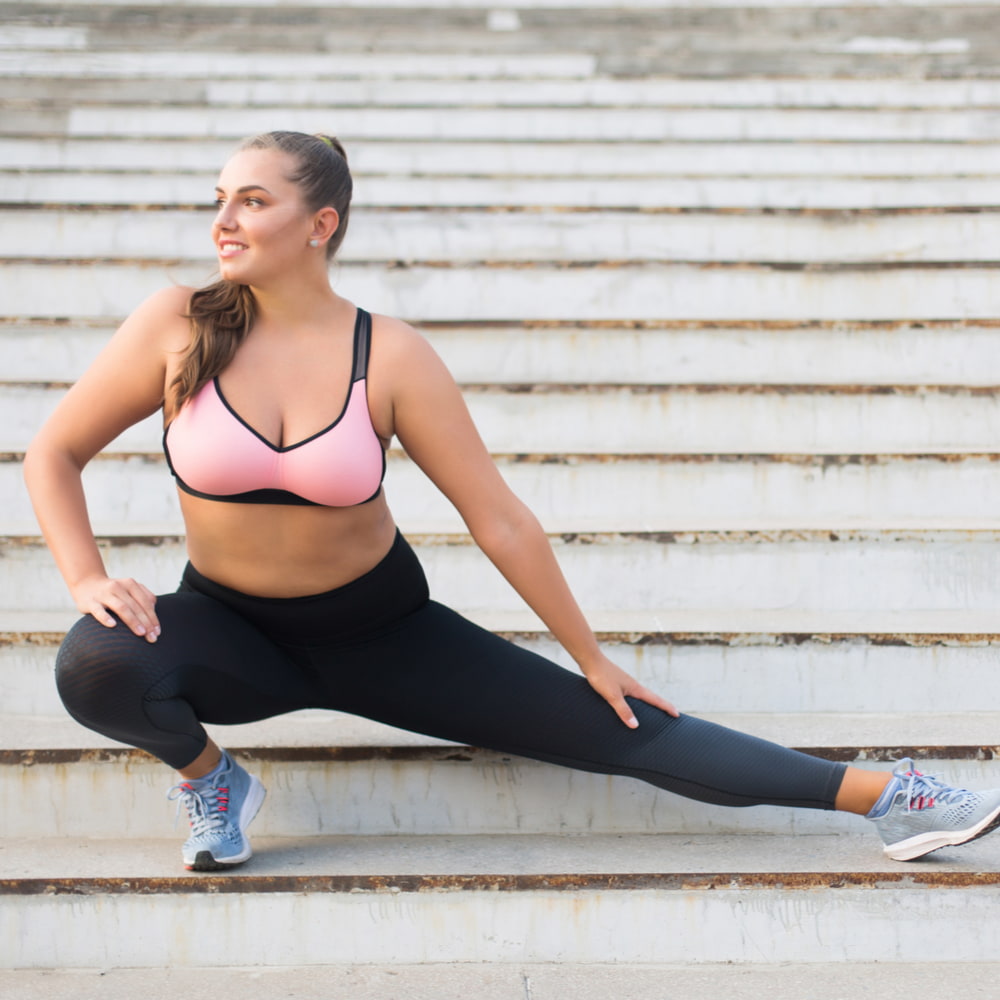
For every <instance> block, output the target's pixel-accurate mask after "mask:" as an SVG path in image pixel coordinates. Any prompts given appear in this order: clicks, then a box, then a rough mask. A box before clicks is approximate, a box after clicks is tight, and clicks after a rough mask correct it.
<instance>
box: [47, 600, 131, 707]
mask: <svg viewBox="0 0 1000 1000" xmlns="http://www.w3.org/2000/svg"><path fill="white" fill-rule="evenodd" d="M144 645H148V643H146V642H145V640H143V639H140V638H139V637H138V636H136V635H134V634H133V633H132V632H131V631H129V630H128V629H127V628H126V627H125V626H124V625H123V624H122V623H121V622H119V623H118V624H117V625H115V626H114V627H113V628H109V627H108V626H106V625H101V624H100V622H98V621H96V620H95V619H94V618H93V617H92V616H91V615H85V616H84V617H83V618H81V619H80V620H79V621H78V622H77V623H76V624H75V625H74V626H73V627H72V628H71V629H70V630H69V631H68V632H67V633H66V638H65V639H64V640H63V643H62V645H61V646H60V647H59V652H58V653H57V654H56V664H55V679H56V689H57V690H58V692H59V697H60V698H62V701H63V704H64V705H65V706H66V709H67V711H69V713H70V714H71V715H73V716H74V717H75V718H77V719H80V720H81V721H83V720H86V719H91V718H100V717H101V716H102V714H104V710H105V709H106V708H107V707H108V706H109V704H111V703H114V702H119V703H120V701H121V699H122V698H123V697H124V698H126V699H127V698H128V696H129V688H130V687H136V686H137V682H138V681H139V680H140V674H141V671H139V670H137V669H136V667H137V666H138V663H137V661H138V660H139V659H140V658H141V656H142V653H143V652H144V650H143V648H142V647H143V646H144ZM147 683H148V682H147ZM135 694H136V695H138V696H139V697H140V698H141V693H140V692H139V691H138V690H136V691H135Z"/></svg>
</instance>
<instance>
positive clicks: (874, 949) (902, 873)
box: [0, 836, 1000, 968]
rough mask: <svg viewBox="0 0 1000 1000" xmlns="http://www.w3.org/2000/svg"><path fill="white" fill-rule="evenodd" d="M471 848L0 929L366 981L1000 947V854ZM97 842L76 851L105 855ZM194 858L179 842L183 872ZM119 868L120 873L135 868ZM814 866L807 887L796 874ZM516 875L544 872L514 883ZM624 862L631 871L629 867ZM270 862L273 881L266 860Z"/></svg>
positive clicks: (446, 844) (151, 893)
mask: <svg viewBox="0 0 1000 1000" xmlns="http://www.w3.org/2000/svg"><path fill="white" fill-rule="evenodd" d="M470 839H471V838H464V842H463V838H448V839H447V840H445V841H443V842H439V843H438V844H437V845H432V844H426V843H421V844H419V845H417V851H418V853H419V854H421V855H426V854H428V853H430V852H431V851H432V850H433V848H434V847H435V846H436V847H437V848H438V849H439V850H440V851H441V856H442V863H441V865H440V867H441V868H442V869H444V871H443V872H442V873H440V874H426V873H423V872H422V873H421V874H415V875H406V874H399V873H397V872H398V870H399V869H403V870H405V867H406V861H405V859H404V857H403V854H404V852H405V850H406V847H407V842H405V841H402V842H400V841H398V840H397V838H393V840H392V841H389V842H386V843H378V842H377V841H376V843H375V845H374V846H375V847H376V848H377V850H376V851H374V852H373V853H374V854H375V855H376V856H375V857H372V858H371V861H372V864H371V865H369V866H367V867H368V869H369V870H370V869H371V867H372V865H374V866H376V867H375V871H376V874H369V873H366V874H329V868H330V866H331V865H332V866H333V867H334V869H335V870H336V869H340V870H341V871H342V870H343V868H344V866H345V861H346V859H345V857H344V855H345V854H348V853H349V852H351V850H352V849H353V848H355V844H357V845H358V849H361V848H363V847H364V846H365V842H363V841H362V842H355V841H347V842H340V841H337V840H331V841H329V842H328V844H329V846H328V847H327V849H326V851H322V852H318V854H317V855H313V854H312V852H311V851H310V852H302V851H298V850H296V845H295V844H294V842H293V843H291V844H289V845H288V848H287V849H286V852H285V854H286V857H287V858H288V861H289V862H290V865H291V867H292V871H293V872H294V874H287V875H265V874H253V872H254V869H253V868H252V867H251V866H247V868H246V869H245V872H246V873H245V874H241V875H236V874H235V873H227V874H225V875H222V876H204V875H199V876H197V877H191V876H187V877H185V876H183V875H174V876H166V877H163V876H160V877H157V876H155V875H153V874H152V873H151V869H150V866H149V865H148V864H143V866H142V869H141V870H142V871H143V874H142V875H138V876H136V875H132V876H129V877H122V876H121V875H118V874H115V875H114V876H111V877H110V878H101V877H91V878H86V877H82V878H73V877H66V878H61V879H60V878H53V877H42V878H41V879H37V880H35V881H34V882H28V881H22V880H18V879H14V880H5V881H4V882H3V883H0V885H2V886H3V888H4V889H6V890H7V892H5V893H4V894H3V896H2V900H3V903H2V910H0V929H2V930H3V932H4V936H5V939H6V940H13V941H17V942H18V945H17V948H16V953H15V954H14V955H12V956H11V957H10V958H9V959H8V963H7V964H10V965H17V966H20V967H32V966H34V967H38V966H43V967H45V966H47V967H53V966H56V967H61V968H94V967H107V966H112V967H114V966H122V965H126V966H133V967H135V966H159V967H165V966H167V965H171V966H185V965H200V966H209V967H211V966H215V967H218V966H223V965H224V966H233V965H241V964H255V965H308V964H317V965H326V964H330V963H339V962H344V963H347V962H349V963H352V964H362V965H363V964H366V963H378V962H384V961H385V956H386V947H385V942H386V941H390V940H391V941H392V942H393V944H392V951H391V953H392V958H393V960H394V961H395V962H400V963H408V962H456V961H458V962H482V961H490V962H551V961H559V962H569V963H573V962H585V963H592V962H629V963H631V962H684V963H690V962H691V961H692V960H693V961H696V962H713V961H714V962H727V961H728V962H734V961H736V962H751V963H775V962H785V961H794V962H799V963H802V962H827V961H830V960H831V958H836V959H837V960H839V961H844V960H848V959H849V960H850V961H852V962H865V961H881V960H884V959H885V958H886V956H887V955H888V956H891V959H892V961H894V962H906V961H917V962H919V961H920V960H921V959H925V958H926V956H927V955H928V954H938V953H939V952H940V950H941V942H942V938H946V939H947V941H948V949H947V950H948V957H949V959H950V960H951V961H966V962H975V961H978V960H981V959H984V958H985V959H988V958H989V956H991V955H995V954H996V953H997V947H998V946H1000V931H997V929H996V922H995V921H993V920H991V919H990V915H991V914H992V912H993V909H994V907H995V899H996V881H997V875H996V874H995V873H993V872H991V871H989V870H987V871H981V870H976V868H975V867H974V861H973V859H978V858H982V859H984V860H985V859H986V858H987V857H989V856H990V855H989V854H988V853H987V852H988V850H989V848H988V846H987V845H989V841H986V842H984V845H983V846H981V847H980V846H979V845H973V846H972V847H970V848H968V849H966V853H965V854H964V855H963V857H964V858H966V859H967V861H966V864H970V868H966V870H965V871H939V870H937V869H934V870H927V869H926V868H925V867H924V866H921V871H920V872H919V873H917V872H915V871H914V868H913V867H912V866H909V867H907V866H898V865H897V866H895V868H893V869H892V870H886V867H885V865H884V863H883V862H881V861H879V860H878V858H877V853H878V847H877V840H876V841H875V842H874V843H873V838H872V837H871V836H869V837H868V838H867V839H866V840H865V842H864V843H865V847H864V848H861V846H860V844H858V843H857V841H856V840H854V839H852V838H827V837H817V838H811V837H799V838H795V839H794V840H790V841H788V840H784V841H783V840H775V839H774V838H767V840H766V841H765V842H764V843H763V844H762V845H761V846H760V848H759V849H758V851H757V852H755V851H754V848H753V846H752V845H751V842H750V841H749V840H748V838H746V837H741V838H739V839H738V841H737V842H736V843H734V844H732V845H731V853H730V854H729V855H728V856H725V857H724V858H723V859H722V864H721V865H720V867H721V868H722V870H721V871H719V872H712V871H711V870H710V871H705V870H704V869H705V868H706V867H708V866H706V865H705V863H704V855H705V849H704V845H703V844H700V843H698V842H697V840H695V841H690V839H689V838H683V840H684V841H686V842H687V843H685V844H682V845H679V846H678V848H677V853H676V854H674V855H673V856H672V857H670V860H671V861H672V862H673V864H671V865H669V866H665V865H664V864H663V860H664V857H665V856H668V849H667V847H666V842H665V841H664V840H663V838H656V841H659V844H657V843H656V842H652V843H651V844H650V847H651V848H652V849H650V850H648V851H647V852H645V853H646V856H647V858H648V867H650V868H651V869H652V870H651V871H650V872H642V871H641V869H640V870H639V871H636V868H637V867H638V866H637V865H636V864H635V859H634V857H632V856H631V852H629V851H628V848H629V847H630V846H634V843H635V842H634V841H633V840H628V841H626V842H625V843H623V844H621V845H620V847H619V849H618V850H616V851H615V852H614V853H612V848H611V845H610V844H608V843H607V842H606V841H604V840H598V841H594V840H592V838H581V839H576V838H569V837H562V838H558V840H557V841H554V842H550V843H551V851H552V853H551V854H550V853H549V852H548V851H547V850H546V851H539V853H543V854H544V855H545V856H544V857H543V858H542V863H541V864H539V863H538V859H537V857H536V851H538V850H539V849H538V848H536V847H535V846H534V845H535V844H537V843H538V842H537V841H532V840H530V839H529V838H527V837H520V838H517V839H516V840H515V839H513V838H510V839H508V840H507V841H506V843H503V842H501V843H500V844H499V845H497V846H498V847H499V850H496V851H495V852H494V859H495V860H494V863H493V864H490V863H489V862H486V863H485V865H484V866H485V867H486V868H491V867H492V868H493V869H494V870H493V871H490V872H484V873H483V874H474V873H470V872H469V871H468V869H470V868H474V867H475V857H474V855H475V854H478V853H479V848H478V846H474V845H472V844H469V843H468V840H470ZM420 840H421V841H426V840H427V838H420ZM94 843H95V842H93V841H88V842H86V843H85V844H81V845H80V846H81V847H82V848H83V849H82V850H78V851H77V852H75V853H77V854H81V855H83V856H84V857H91V856H92V849H93V844H94ZM368 843H369V844H370V843H371V841H370V840H369V841H368ZM40 846H41V847H42V848H44V847H45V845H44V844H43V845H40ZM164 846H166V845H164ZM545 846H546V847H548V846H549V844H546V845H545ZM393 848H395V850H393ZM657 848H659V849H657ZM279 849H280V848H279ZM176 850H177V847H176V845H171V849H170V853H171V854H172V855H173V856H174V857H176V854H174V852H176ZM58 851H59V846H55V847H53V848H52V852H53V854H55V853H56V852H58ZM980 851H981V852H983V853H982V854H980V853H978V852H980ZM387 852H391V853H392V854H393V855H394V856H390V857H386V854H387ZM869 852H870V853H869ZM973 852H976V853H973ZM754 853H757V854H758V857H759V856H761V855H763V856H764V857H766V858H767V859H769V860H770V861H771V862H772V864H773V862H774V861H778V862H779V864H778V866H777V867H778V870H774V869H773V868H772V867H771V865H767V866H766V867H765V869H764V870H763V871H757V870H753V868H752V867H751V866H750V865H749V864H748V863H747V862H748V861H749V860H750V858H751V856H752V855H753V854H754ZM110 854H111V862H112V865H113V868H114V870H115V871H116V872H118V871H122V868H121V855H120V854H119V852H117V851H115V850H114V849H112V850H111V851H110ZM838 854H839V855H840V858H839V859H838V860H840V859H842V860H844V861H848V862H856V861H857V860H858V858H859V856H860V855H862V854H864V855H865V856H866V858H868V857H873V858H875V860H874V862H869V863H868V864H865V865H864V867H863V868H862V869H861V870H860V871H858V870H851V869H856V868H857V867H858V866H857V865H856V864H855V865H850V864H845V865H843V866H842V867H841V869H840V870H839V871H838V870H835V867H836V866H835V865H834V867H830V866H831V861H832V860H833V859H834V858H836V857H837V855H838ZM323 855H325V858H324V856H323ZM573 855H577V858H576V859H574V858H573V857H572V856H573ZM533 856H535V857H533ZM955 856H956V857H957V856H958V855H957V854H956V855H955ZM796 857H798V859H799V861H800V864H801V865H802V866H803V869H804V870H802V871H801V872H799V873H796V874H793V873H790V872H789V871H788V868H789V866H790V864H789V863H792V865H794V861H795V860H796ZM512 858H516V859H517V863H516V867H517V868H521V867H522V866H523V867H526V868H528V869H529V872H531V869H532V868H534V869H535V871H534V872H531V873H528V874H513V873H511V872H510V869H511V867H512V866H511V860H512ZM615 858H620V859H621V861H622V862H623V863H624V864H625V865H627V867H626V869H625V871H615V870H614V868H615V866H614V863H613V862H614V859H615ZM421 860H426V859H425V858H424V859H421ZM491 860H492V859H491ZM573 860H576V861H577V863H576V864H575V865H573V864H572V863H571V862H572V861H573ZM533 861H534V863H533ZM254 862H255V863H257V864H258V865H260V866H261V868H263V867H264V865H266V861H265V857H264V856H263V855H261V856H260V857H258V858H255V859H254ZM254 862H252V863H251V864H253V863H254ZM310 862H312V863H311V864H310ZM960 863H961V862H960ZM175 864H176V861H175ZM500 864H502V865H503V867H502V868H500V870H499V871H497V870H496V867H497V865H500ZM938 864H940V862H938ZM986 864H987V866H988V865H989V862H986ZM45 867H46V868H47V869H48V870H50V871H51V870H52V866H51V865H48V864H46V865H45ZM665 867H669V868H671V869H674V871H667V872H664V868H665ZM979 867H983V865H982V864H981V865H980V866H979ZM303 868H305V870H303ZM310 868H312V869H313V870H314V871H315V872H316V873H315V874H314V873H313V872H311V871H310ZM419 868H420V869H421V870H422V869H424V868H426V865H425V864H421V865H419ZM574 868H576V869H581V868H582V869H584V871H573V869H574ZM817 868H818V869H819V870H817ZM386 869H388V871H386ZM539 869H540V870H539ZM609 869H610V870H611V872H612V873H610V874H609V873H608V871H609ZM845 869H847V870H845ZM588 870H589V871H588ZM147 872H149V873H150V874H146V873H147ZM320 872H322V874H320ZM590 872H595V874H590ZM596 872H600V873H601V874H596ZM453 873H454V874H453ZM876 893H877V895H875V894H876ZM876 901H877V904H876ZM734 916H735V917H736V918H737V919H734ZM134 928H142V933H141V934H137V933H135V932H134ZM427 928H439V929H440V933H427V932H426V930H427ZM664 928H668V929H669V933H667V932H665V930H664Z"/></svg>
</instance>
